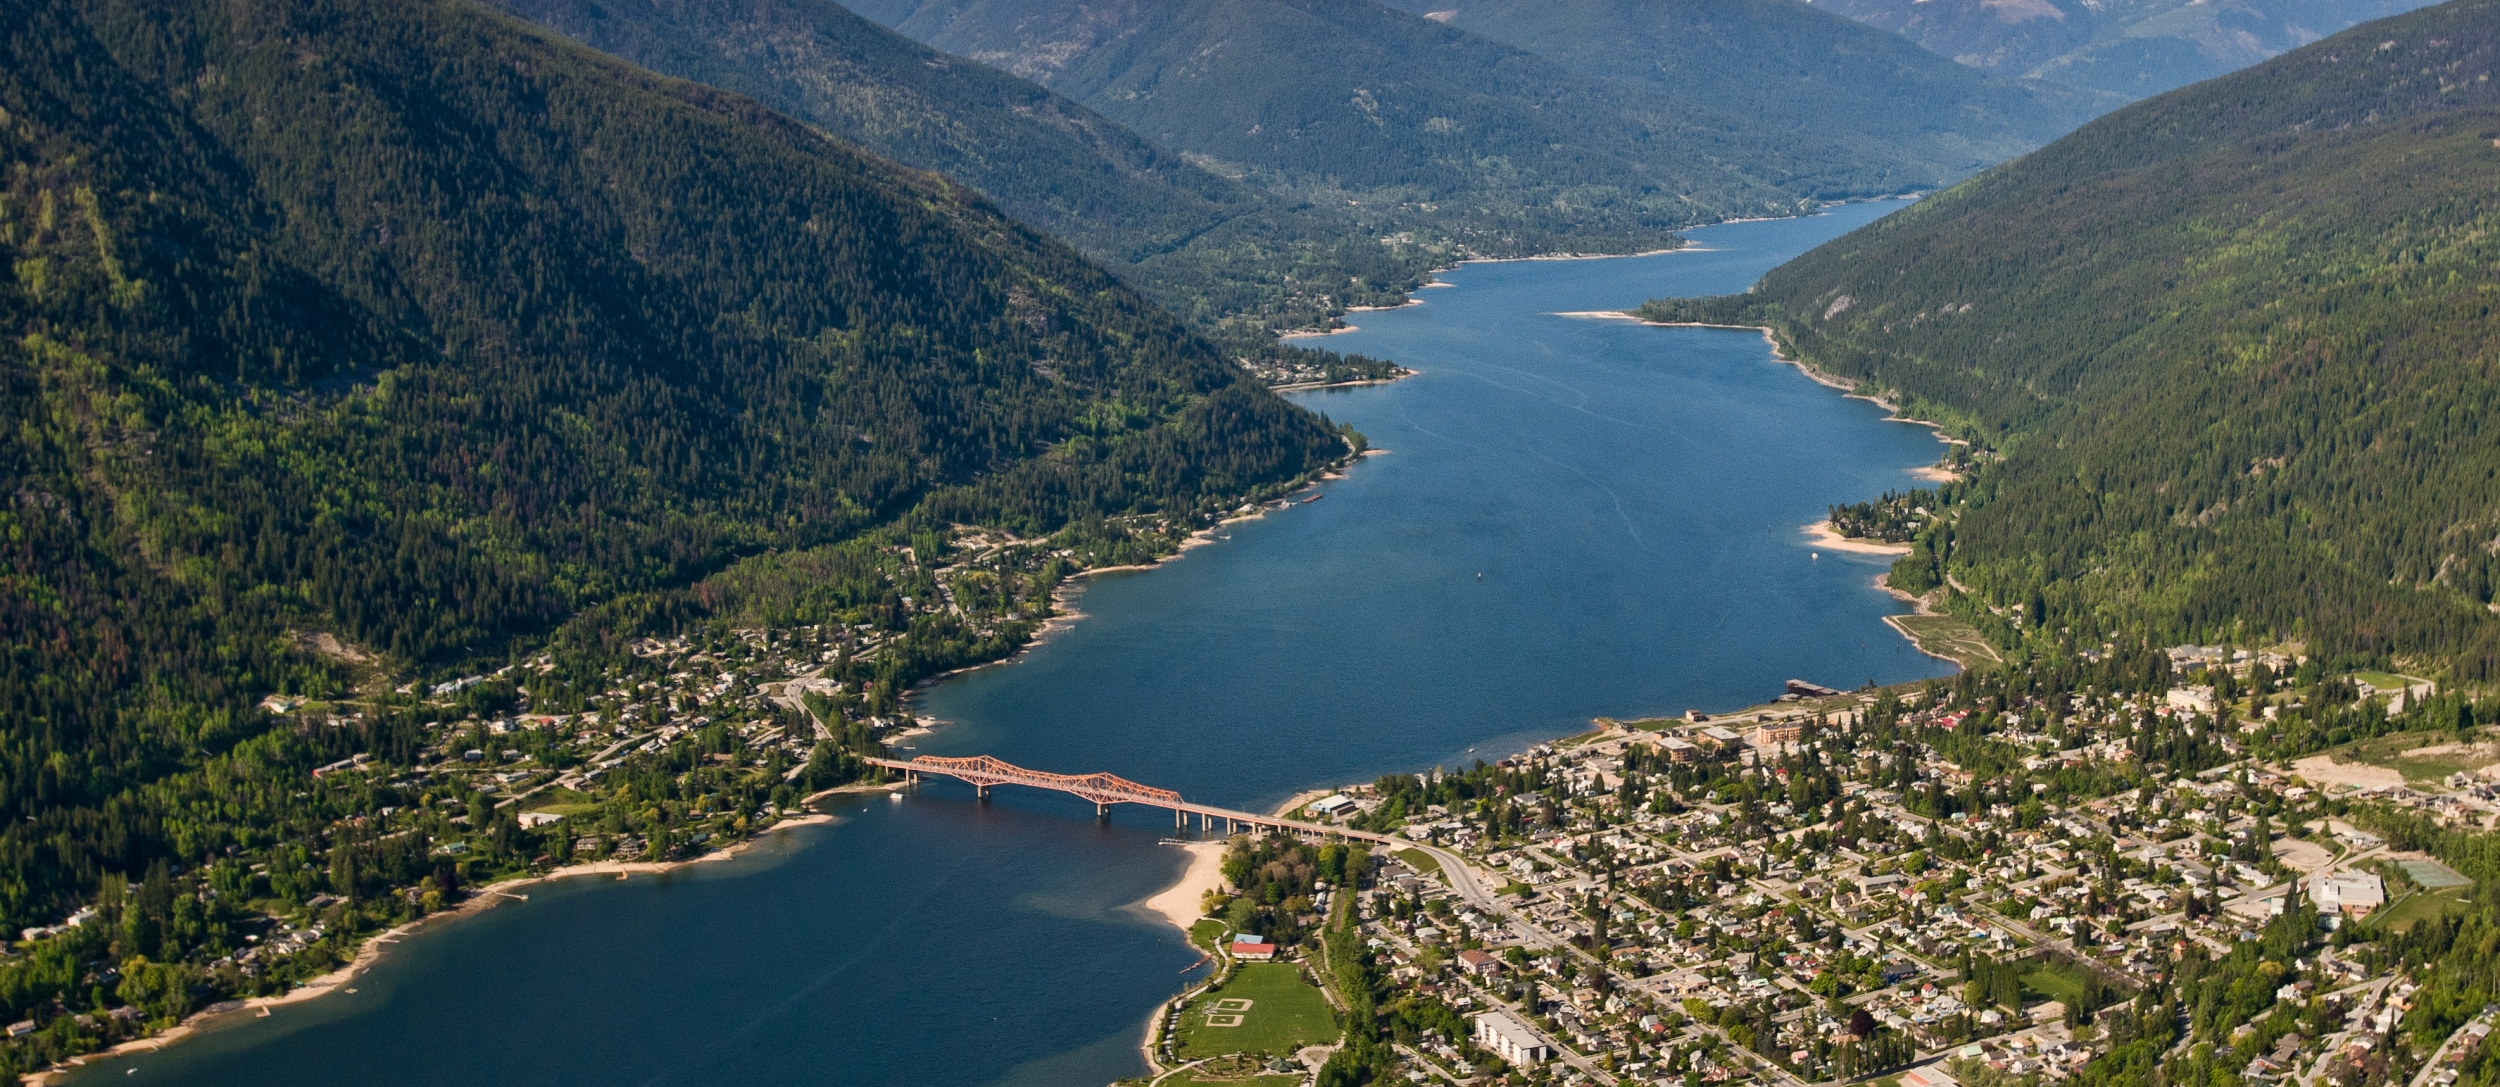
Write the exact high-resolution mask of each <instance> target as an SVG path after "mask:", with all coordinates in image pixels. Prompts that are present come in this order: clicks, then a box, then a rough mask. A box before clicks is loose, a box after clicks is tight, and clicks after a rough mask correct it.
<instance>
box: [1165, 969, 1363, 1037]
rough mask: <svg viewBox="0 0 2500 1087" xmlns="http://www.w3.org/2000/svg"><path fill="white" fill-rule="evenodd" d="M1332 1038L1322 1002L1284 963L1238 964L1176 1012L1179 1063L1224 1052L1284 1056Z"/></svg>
mask: <svg viewBox="0 0 2500 1087" xmlns="http://www.w3.org/2000/svg"><path fill="white" fill-rule="evenodd" d="M1336 1040H1337V1018H1336V1016H1335V1015H1334V1014H1332V1013H1331V1011H1330V1009H1329V1007H1328V998H1327V997H1325V996H1323V995H1321V994H1320V991H1319V990H1318V989H1317V988H1314V987H1313V986H1312V985H1311V983H1310V982H1308V981H1304V980H1303V979H1302V968H1301V967H1298V966H1295V965H1294V964H1292V963H1284V962H1252V963H1243V964H1242V966H1241V970H1240V971H1239V972H1238V973H1235V974H1234V975H1233V978H1232V980H1230V981H1227V982H1225V983H1224V984H1223V986H1222V987H1221V988H1218V989H1216V990H1215V991H1213V992H1210V993H1207V994H1205V995H1202V996H1200V997H1198V998H1197V999H1195V1000H1192V1001H1190V1002H1189V1006H1188V1007H1186V1008H1183V1009H1181V1019H1180V1056H1181V1059H1182V1060H1196V1059H1198V1058H1200V1057H1213V1056H1221V1055H1223V1054H1226V1053H1268V1054H1273V1055H1276V1056H1280V1057H1282V1056H1290V1055H1292V1054H1293V1053H1294V1052H1295V1051H1296V1050H1299V1049H1301V1048H1302V1047H1304V1046H1312V1045H1326V1044H1328V1043H1330V1042H1333V1041H1336Z"/></svg>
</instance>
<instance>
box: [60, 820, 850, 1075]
mask: <svg viewBox="0 0 2500 1087" xmlns="http://www.w3.org/2000/svg"><path fill="white" fill-rule="evenodd" d="M887 788H889V786H885V785H876V786H866V787H862V786H856V785H844V786H838V787H835V788H832V789H826V790H823V791H822V792H818V793H816V794H814V795H812V796H809V797H808V798H807V799H806V800H805V801H804V802H803V803H806V804H813V803H815V802H816V801H817V800H819V799H822V798H824V797H827V796H832V795H834V794H837V793H846V792H872V791H884V790H885V789H887ZM833 821H834V817H833V816H831V815H827V814H825V813H823V812H809V813H808V814H806V815H799V816H791V817H788V818H784V819H781V820H777V821H775V822H774V823H773V825H771V826H768V827H765V828H764V829H762V830H760V831H758V832H756V833H755V834H754V835H753V836H751V837H748V838H745V839H742V840H740V841H738V842H737V843H736V844H734V845H731V846H729V847H728V848H726V849H716V850H713V851H712V852H709V853H704V854H700V855H698V856H693V857H688V858H686V859H684V860H675V861H587V862H584V863H581V864H568V865H565V866H564V867H562V868H555V869H551V870H549V871H547V872H544V873H541V874H539V875H534V876H515V877H513V878H511V879H506V880H499V881H497V882H494V883H489V884H487V885H485V886H483V887H477V888H473V889H472V890H471V891H470V893H469V896H468V897H467V898H464V899H461V900H460V902H459V904H458V905H455V906H450V907H446V908H444V909H442V910H440V911H438V912H435V913H431V914H428V915H426V916H424V917H420V918H417V919H416V920H413V921H407V922H403V923H401V924H398V925H394V926H392V927H390V928H387V929H384V930H382V931H380V932H377V933H374V934H373V935H371V936H368V937H366V938H365V939H364V940H363V941H362V942H360V943H359V944H358V945H357V946H356V955H355V957H354V958H351V959H349V960H348V961H347V963H346V964H345V965H342V966H339V967H338V968H336V969H333V970H331V971H330V972H328V973H325V974H322V975H320V976H318V977H313V978H308V979H306V980H304V981H302V982H298V983H297V984H296V986H295V987H294V988H292V989H289V990H287V991H285V992H283V993H278V994H276V995H273V996H256V997H251V998H248V999H245V1000H235V1001H225V1002H222V1003H219V1004H216V1005H212V1006H210V1007H208V1008H203V1009H201V1010H199V1011H196V1012H192V1013H191V1014H189V1015H187V1016H184V1017H183V1019H182V1021H181V1022H179V1023H176V1024H175V1025H174V1026H172V1027H170V1028H168V1029H166V1030H164V1031H161V1032H159V1033H156V1034H151V1035H148V1036H147V1037H144V1038H133V1039H130V1040H129V1041H126V1042H121V1043H118V1044H116V1045H114V1046H113V1047H112V1048H110V1049H103V1050H98V1051H96V1052H94V1053H82V1054H80V1055H78V1056H76V1057H72V1058H70V1059H68V1060H66V1061H62V1062H61V1063H59V1064H56V1065H53V1066H52V1067H50V1068H42V1069H37V1070H35V1071H33V1072H28V1073H26V1076H25V1079H24V1081H23V1082H24V1083H25V1084H26V1085H27V1087H53V1085H54V1084H55V1081H56V1080H59V1079H61V1078H64V1077H66V1076H68V1075H69V1074H70V1073H71V1072H73V1071H76V1070H78V1069H82V1068H85V1067H86V1066H87V1065H88V1064H89V1063H92V1062H96V1061H105V1060H111V1059H113V1058H116V1057H128V1056H132V1055H134V1054H138V1053H142V1052H146V1053H154V1052H157V1051H159V1050H162V1049H164V1048H165V1047H166V1046H169V1045H173V1044H174V1043H176V1042H179V1041H181V1040H183V1039H185V1038H188V1037H190V1036H191V1035H193V1034H196V1033H199V1032H200V1031H201V1030H203V1029H205V1028H206V1027H208V1026H209V1025H210V1024H212V1023H214V1022H216V1021H218V1020H222V1019H226V1018H229V1017H234V1016H239V1015H242V1014H243V1013H245V1012H256V1013H258V1014H256V1015H253V1016H251V1018H255V1019H260V1018H267V1017H268V1016H269V1014H270V1012H269V1009H272V1008H279V1007H284V1006H286V1005H289V1004H301V1003H304V1002H306V1001H310V1000H318V999H320V998H322V997H325V996H328V995H330V994H332V993H338V992H352V991H353V990H351V989H349V988H348V986H347V983H348V982H350V981H353V980H355V977H356V975H358V974H361V973H364V972H365V971H366V970H368V969H371V968H372V967H373V965H374V964H375V963H378V962H380V961H382V952H383V949H384V947H386V946H387V945H389V944H393V943H403V942H406V941H407V940H409V939H411V938H413V937H416V936H419V935H422V934H423V933H424V932H425V930H427V929H429V928H432V927H438V926H441V925H447V924H451V923H452V922H455V921H459V920H461V919H462V918H466V917H472V916H475V915H477V914H481V913H484V912H486V911H487V910H491V909H494V908H495V907H497V906H499V905H501V904H502V900H505V899H513V900H518V901H522V902H527V901H529V896H528V895H524V894H515V893H513V892H514V891H515V890H517V889H519V888H522V887H527V886H530V885H532V884H538V883H553V882H555V881H557V880H560V879H573V878H577V877H581V876H604V875H614V876H616V877H617V878H618V879H619V880H622V879H625V878H626V877H628V876H630V875H632V874H634V873H637V872H640V873H644V874H647V875H657V874H662V873H667V872H672V871H675V870H677V869H679V868H684V867H688V866H690V865H697V864H710V863H714V862H718V861H726V860H731V859H733V858H735V857H737V856H738V855H739V854H741V853H744V852H746V851H747V849H748V848H749V847H751V846H753V845H755V844H756V843H757V842H761V841H763V840H764V839H765V838H766V836H768V835H770V834H772V833H774V832H775V831H780V830H787V829H791V828H795V827H803V826H818V825H821V824H825V823H830V822H833Z"/></svg>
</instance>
